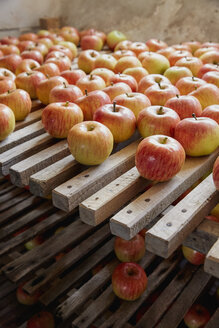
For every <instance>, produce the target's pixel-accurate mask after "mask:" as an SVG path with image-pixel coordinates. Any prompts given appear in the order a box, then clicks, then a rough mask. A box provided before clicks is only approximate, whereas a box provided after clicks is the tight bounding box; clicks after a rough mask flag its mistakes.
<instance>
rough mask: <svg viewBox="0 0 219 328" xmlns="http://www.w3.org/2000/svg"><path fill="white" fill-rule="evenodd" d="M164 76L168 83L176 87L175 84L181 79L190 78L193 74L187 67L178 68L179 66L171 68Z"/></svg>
mask: <svg viewBox="0 0 219 328" xmlns="http://www.w3.org/2000/svg"><path fill="white" fill-rule="evenodd" d="M164 76H165V77H167V78H168V79H169V81H170V82H171V83H172V84H173V85H176V83H177V82H178V81H179V80H180V79H181V78H183V77H186V76H188V77H192V76H193V74H192V72H191V70H190V69H189V68H188V67H180V66H171V67H169V68H168V69H167V70H166V71H165V72H164Z"/></svg>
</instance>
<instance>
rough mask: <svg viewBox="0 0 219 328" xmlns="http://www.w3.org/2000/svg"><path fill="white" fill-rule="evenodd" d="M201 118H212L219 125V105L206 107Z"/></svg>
mask: <svg viewBox="0 0 219 328" xmlns="http://www.w3.org/2000/svg"><path fill="white" fill-rule="evenodd" d="M201 116H203V117H209V118H212V119H213V120H215V121H216V122H217V123H218V124H219V105H211V106H208V107H206V108H205V109H204V110H203V112H202V114H201Z"/></svg>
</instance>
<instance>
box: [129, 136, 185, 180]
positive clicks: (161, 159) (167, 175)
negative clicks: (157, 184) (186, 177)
mask: <svg viewBox="0 0 219 328" xmlns="http://www.w3.org/2000/svg"><path fill="white" fill-rule="evenodd" d="M185 157H186V155H185V151H184V149H183V147H182V146H181V144H180V143H179V142H178V141H177V140H175V139H173V138H172V137H167V136H165V135H159V134H157V135H153V136H149V137H147V138H145V139H143V140H142V141H141V142H140V143H139V145H138V148H137V151H136V155H135V165H136V168H137V170H138V171H139V174H140V175H141V176H142V177H144V178H145V179H148V180H152V181H167V180H169V179H171V178H172V177H173V176H174V175H176V174H177V173H178V172H179V171H180V170H181V168H182V166H183V164H184V162H185Z"/></svg>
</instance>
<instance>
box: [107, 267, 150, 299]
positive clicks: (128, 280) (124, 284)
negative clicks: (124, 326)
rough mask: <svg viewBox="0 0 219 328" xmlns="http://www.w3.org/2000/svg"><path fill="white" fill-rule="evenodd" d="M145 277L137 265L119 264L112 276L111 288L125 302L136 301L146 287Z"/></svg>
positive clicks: (142, 270)
mask: <svg viewBox="0 0 219 328" xmlns="http://www.w3.org/2000/svg"><path fill="white" fill-rule="evenodd" d="M147 281H148V279H147V276H146V273H145V271H144V269H143V268H142V267H141V266H140V265H139V264H137V263H132V262H125V263H120V264H118V265H117V267H116V268H115V269H114V271H113V274H112V288H113V291H114V293H115V294H116V296H118V297H119V298H121V299H123V300H126V301H135V300H136V299H138V298H139V297H140V296H141V295H142V294H143V292H144V291H145V289H146V287H147Z"/></svg>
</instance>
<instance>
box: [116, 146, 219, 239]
mask: <svg viewBox="0 0 219 328" xmlns="http://www.w3.org/2000/svg"><path fill="white" fill-rule="evenodd" d="M218 154H219V148H218V149H217V150H216V151H215V152H214V153H212V154H211V155H210V156H208V157H197V158H187V159H186V162H185V164H184V167H183V168H182V170H181V171H180V172H179V173H178V174H177V175H176V176H175V177H173V178H172V179H171V180H170V181H167V182H163V183H157V184H155V185H154V186H152V187H151V188H150V189H149V190H147V191H146V192H145V193H143V194H142V195H141V196H140V197H138V198H136V199H135V200H134V201H133V202H131V203H130V204H129V205H127V206H126V207H124V208H123V209H122V210H121V211H119V212H118V213H117V214H116V215H114V216H113V217H112V218H111V220H110V227H111V231H112V233H113V234H115V235H117V236H120V237H122V238H124V239H130V238H132V237H134V236H135V235H136V234H137V233H138V232H139V231H140V230H141V229H143V228H144V227H145V226H147V225H148V226H151V225H152V223H154V219H155V218H156V217H157V216H158V215H159V214H160V213H161V212H162V211H163V210H164V209H165V208H167V207H168V206H169V205H170V204H171V203H172V202H173V201H174V200H175V199H177V198H178V197H179V196H180V195H181V194H182V193H183V192H184V191H186V190H187V189H188V188H189V187H190V186H191V185H192V184H193V183H195V182H196V181H197V180H198V179H199V178H201V177H202V176H203V175H204V174H205V173H206V172H207V171H209V170H210V169H212V166H213V163H214V161H215V159H216V158H217V156H218Z"/></svg>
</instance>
